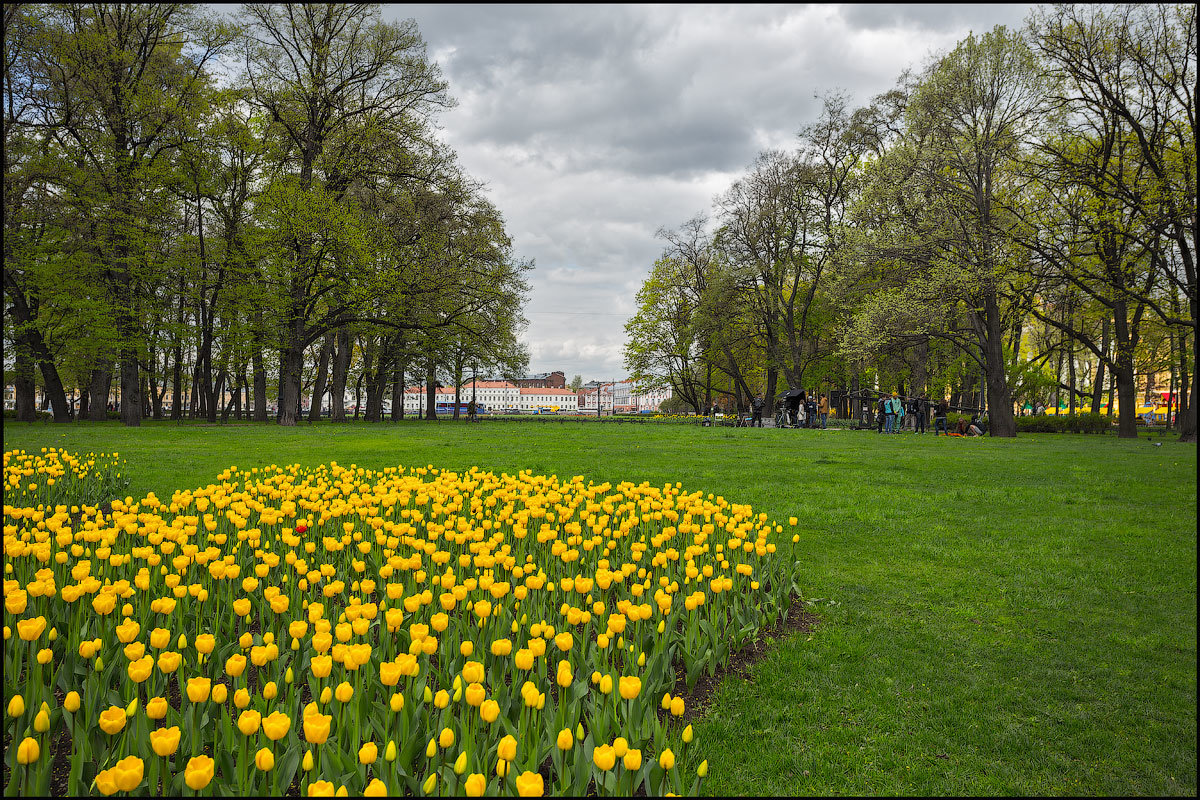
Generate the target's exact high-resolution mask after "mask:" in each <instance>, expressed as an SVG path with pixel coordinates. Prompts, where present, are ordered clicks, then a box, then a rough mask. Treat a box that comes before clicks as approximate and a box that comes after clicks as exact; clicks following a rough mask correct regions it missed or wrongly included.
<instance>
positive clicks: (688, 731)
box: [683, 725, 695, 744]
mask: <svg viewBox="0 0 1200 800" xmlns="http://www.w3.org/2000/svg"><path fill="white" fill-rule="evenodd" d="M694 735H695V734H694V733H693V732H692V726H691V725H688V726H687V727H686V728H684V729H683V743H684V744H691V741H692V737H693V736H694Z"/></svg>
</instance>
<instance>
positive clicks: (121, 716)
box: [100, 706, 126, 736]
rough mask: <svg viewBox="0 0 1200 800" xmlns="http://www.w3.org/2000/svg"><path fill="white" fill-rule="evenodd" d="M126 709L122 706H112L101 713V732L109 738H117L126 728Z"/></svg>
mask: <svg viewBox="0 0 1200 800" xmlns="http://www.w3.org/2000/svg"><path fill="white" fill-rule="evenodd" d="M125 720H126V716H125V709H123V708H121V707H120V706H110V707H109V708H107V709H106V710H104V711H101V712H100V730H102V731H104V732H105V733H107V734H108V735H109V736H115V735H116V734H118V733H120V732H121V731H122V730H123V729H124V728H125Z"/></svg>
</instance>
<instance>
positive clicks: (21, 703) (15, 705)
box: [8, 694, 25, 718]
mask: <svg viewBox="0 0 1200 800" xmlns="http://www.w3.org/2000/svg"><path fill="white" fill-rule="evenodd" d="M24 713H25V698H24V697H21V695H19V694H14V695H13V696H12V698H11V699H10V700H9V701H8V715H9V716H10V717H13V718H16V717H19V716H21V715H22V714H24Z"/></svg>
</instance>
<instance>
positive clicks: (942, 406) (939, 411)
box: [933, 398, 950, 436]
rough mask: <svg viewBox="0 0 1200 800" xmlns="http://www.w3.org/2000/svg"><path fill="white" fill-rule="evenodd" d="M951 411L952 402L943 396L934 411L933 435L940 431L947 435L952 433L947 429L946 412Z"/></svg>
mask: <svg viewBox="0 0 1200 800" xmlns="http://www.w3.org/2000/svg"><path fill="white" fill-rule="evenodd" d="M949 412H950V402H949V401H948V400H946V399H945V398H942V400H941V401H940V402H939V403H938V404H937V407H936V408H935V409H934V411H933V435H934V436H937V435H938V434H939V433H944V434H946V435H947V436H949V435H950V431H949V430H947V429H946V414H948V413H949Z"/></svg>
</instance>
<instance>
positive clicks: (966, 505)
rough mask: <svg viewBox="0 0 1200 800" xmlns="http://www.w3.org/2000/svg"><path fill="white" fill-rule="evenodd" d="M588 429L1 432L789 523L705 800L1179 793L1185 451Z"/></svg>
mask: <svg viewBox="0 0 1200 800" xmlns="http://www.w3.org/2000/svg"><path fill="white" fill-rule="evenodd" d="M1162 441H1163V442H1164V443H1163V446H1162V447H1153V446H1151V445H1150V444H1149V443H1148V442H1147V440H1146V439H1145V438H1143V439H1141V440H1138V441H1121V440H1118V439H1116V438H1113V437H1083V436H1063V435H1029V436H1022V437H1020V438H1018V439H1016V440H1015V441H1004V440H991V439H983V440H961V439H954V440H949V439H946V438H944V437H943V438H940V439H935V438H933V437H931V436H925V437H916V436H911V435H905V436H900V437H883V436H877V435H875V434H872V433H856V432H843V431H838V432H834V431H828V432H816V431H775V430H770V429H767V430H746V429H739V430H733V429H708V428H695V427H691V426H688V427H683V426H673V425H653V426H652V425H634V424H626V425H620V424H615V425H614V424H596V423H589V422H572V423H562V424H559V423H556V422H534V421H529V422H523V423H515V422H514V423H507V424H506V423H500V422H487V423H483V424H479V425H465V424H461V423H458V424H455V423H451V422H448V421H443V422H439V423H416V422H408V423H404V424H400V425H394V424H384V425H374V426H371V425H364V424H350V425H341V426H336V425H330V424H323V425H319V426H316V427H309V426H300V427H297V428H294V429H290V430H289V429H281V428H277V427H275V426H256V425H249V424H230V425H215V426H209V425H196V424H184V425H180V424H176V423H147V424H145V425H144V426H143V427H142V428H141V429H140V430H128V429H124V428H122V427H120V426H119V425H117V424H115V423H102V424H99V425H87V424H77V425H70V426H53V425H49V424H34V425H18V424H13V423H8V424H6V425H5V430H4V444H5V448H6V449H10V448H13V447H21V448H25V449H27V450H28V449H30V448H39V447H43V446H50V445H54V446H60V447H65V448H67V449H70V450H84V451H86V450H97V451H100V450H104V451H112V450H117V451H119V452H120V453H121V455H122V457H124V458H125V459H127V460H128V462H129V476H130V478H131V480H132V486H131V493H133V494H135V495H136V496H141V495H143V494H144V493H145V492H147V491H151V490H153V491H154V492H156V493H157V494H158V496H159V497H161V498H166V497H169V496H170V494H171V491H173V490H174V489H176V488H185V487H194V486H198V485H202V484H205V483H208V482H210V481H211V480H212V479H213V477H215V476H216V474H217V473H219V472H220V471H221V470H223V469H224V468H226V467H228V466H230V465H231V464H236V465H237V466H239V467H249V466H255V465H265V464H270V463H279V464H283V463H292V462H299V463H301V464H305V465H314V464H318V463H322V462H327V461H338V462H339V463H343V464H350V463H355V464H358V465H361V466H369V467H383V466H388V465H395V464H397V463H401V464H405V465H424V464H434V465H435V466H440V467H443V468H448V469H463V468H467V467H470V466H472V465H478V466H480V467H482V468H486V469H492V470H503V471H508V472H510V473H511V472H515V471H517V470H519V469H530V470H532V471H535V472H544V473H557V474H558V475H559V476H560V477H561V476H571V475H584V476H587V477H588V478H593V479H596V480H611V481H614V482H615V481H620V480H632V481H635V482H640V481H643V480H647V481H650V482H652V483H657V484H662V483H664V482H667V481H670V482H672V483H673V482H675V481H680V482H682V484H683V485H684V486H685V487H687V488H691V489H696V488H704V489H706V490H707V491H711V492H713V493H714V494H721V495H724V496H725V497H727V498H730V499H734V500H736V501H737V502H748V503H752V504H753V505H754V507H755V509H756V510H761V511H765V512H766V513H768V514H770V515H771V516H773V517H776V518H780V519H786V518H787V517H789V516H798V517H800V520H801V525H800V528H799V530H800V531H801V543H802V546H803V548H804V551H805V553H806V556H805V558H806V564H807V566H806V585H805V592H806V596H807V599H808V601H809V602H810V603H811V604H812V610H814V611H815V612H817V613H818V614H819V616H820V617H821V620H822V621H821V624H820V626H819V627H818V628H817V629H816V630H815V631H813V632H812V633H811V634H804V635H799V636H792V637H789V638H785V639H783V640H781V641H779V642H778V643H776V646H775V647H774V648H773V649H772V651H771V653H770V655H769V656H768V657H767V658H766V659H765V660H764V661H762V662H760V663H759V664H758V665H756V666H755V667H754V668H753V670H752V673H751V677H750V679H749V680H744V679H741V678H738V677H736V676H733V675H730V676H727V677H726V678H725V680H724V681H723V682H722V684H721V687H720V689H719V690H718V692H717V694H716V695H715V697H714V702H713V704H712V707H711V710H710V713H709V714H708V716H707V718H706V719H705V720H704V721H703V723H701V724H698V725H697V726H696V731H697V737H698V740H699V742H701V743H702V746H703V748H704V749H705V751H706V754H707V758H708V760H709V763H710V767H711V772H710V780H709V782H708V783H707V784H706V787H705V788H706V792H709V793H712V794H758V795H791V794H934V795H950V794H960V793H961V794H1151V795H1158V794H1193V795H1194V794H1195V793H1196V568H1197V560H1196V533H1195V526H1196V448H1195V446H1194V445H1179V444H1176V443H1174V442H1172V441H1171V440H1170V439H1163V440H1162Z"/></svg>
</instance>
